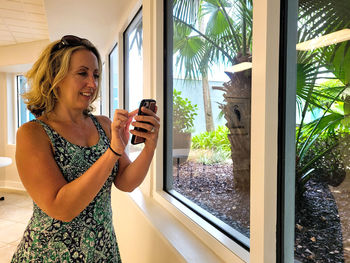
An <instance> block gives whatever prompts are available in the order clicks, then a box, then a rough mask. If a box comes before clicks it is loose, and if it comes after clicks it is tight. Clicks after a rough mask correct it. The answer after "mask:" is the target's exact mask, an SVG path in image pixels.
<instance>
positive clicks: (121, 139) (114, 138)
mask: <svg viewBox="0 0 350 263" xmlns="http://www.w3.org/2000/svg"><path fill="white" fill-rule="evenodd" d="M136 114H137V110H134V111H132V112H128V111H127V110H123V109H116V110H115V112H114V117H113V122H112V123H111V147H112V149H113V150H114V151H116V152H117V153H119V154H123V153H124V149H125V147H126V145H127V144H128V141H129V137H130V133H129V127H130V123H131V121H132V119H133V117H134V116H135V115H136Z"/></svg>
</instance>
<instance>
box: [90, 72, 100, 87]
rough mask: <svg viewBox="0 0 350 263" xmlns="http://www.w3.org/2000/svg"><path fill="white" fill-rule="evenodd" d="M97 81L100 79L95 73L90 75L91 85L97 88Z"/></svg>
mask: <svg viewBox="0 0 350 263" xmlns="http://www.w3.org/2000/svg"><path fill="white" fill-rule="evenodd" d="M97 83H98V80H97V79H96V78H95V75H94V74H92V75H90V76H89V78H88V85H89V87H91V88H94V89H96V88H97Z"/></svg>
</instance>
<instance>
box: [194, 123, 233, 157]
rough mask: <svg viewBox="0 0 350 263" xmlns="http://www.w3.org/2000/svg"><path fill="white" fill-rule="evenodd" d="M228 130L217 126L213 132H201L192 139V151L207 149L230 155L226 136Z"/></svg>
mask: <svg viewBox="0 0 350 263" xmlns="http://www.w3.org/2000/svg"><path fill="white" fill-rule="evenodd" d="M228 133H229V129H228V128H227V127H226V126H218V127H217V128H216V129H215V130H214V131H211V132H202V133H200V134H198V135H196V136H193V138H192V146H191V147H192V148H193V149H207V150H210V149H212V150H214V151H223V152H228V153H230V154H231V146H230V141H229V140H228V137H227V134H228Z"/></svg>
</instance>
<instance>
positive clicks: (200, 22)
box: [173, 0, 252, 189]
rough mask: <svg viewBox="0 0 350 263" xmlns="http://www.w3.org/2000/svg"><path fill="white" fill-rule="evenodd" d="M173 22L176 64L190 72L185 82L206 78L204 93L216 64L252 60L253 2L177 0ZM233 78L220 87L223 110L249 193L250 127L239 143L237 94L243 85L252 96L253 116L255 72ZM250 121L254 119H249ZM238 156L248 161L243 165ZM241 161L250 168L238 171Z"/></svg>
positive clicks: (240, 174) (239, 178)
mask: <svg viewBox="0 0 350 263" xmlns="http://www.w3.org/2000/svg"><path fill="white" fill-rule="evenodd" d="M173 18H174V54H175V56H176V65H177V66H178V67H179V69H180V70H181V71H183V72H185V78H199V76H202V80H203V82H204V83H203V89H205V90H204V92H203V94H209V91H208V85H207V84H205V82H207V75H208V69H209V68H210V66H211V65H212V64H214V63H224V64H226V65H227V66H229V65H235V64H239V63H242V62H251V43H252V0H173ZM230 77H231V81H230V83H229V84H227V85H225V86H224V87H223V88H221V89H222V90H223V91H224V100H225V101H226V103H224V104H223V105H221V109H222V111H223V114H224V117H225V119H226V120H227V126H228V128H229V130H230V134H229V135H228V137H229V140H230V143H231V149H234V150H231V156H232V159H233V162H234V166H235V167H236V171H237V172H235V179H236V181H237V183H238V184H237V185H241V186H244V187H246V188H248V189H249V150H250V139H249V138H250V130H249V127H250V125H249V124H248V128H247V129H246V132H247V134H245V137H244V138H245V139H243V137H241V138H239V139H237V136H236V135H234V134H237V130H236V127H234V125H233V123H235V121H234V120H236V119H237V109H236V111H233V110H232V109H233V108H234V106H237V105H235V103H234V102H232V98H234V97H236V93H237V90H241V89H242V87H244V88H243V89H245V90H246V92H247V94H248V97H249V99H248V100H249V101H248V104H249V105H248V108H249V112H248V114H249V115H250V90H251V74H250V70H248V71H247V72H244V73H238V74H234V75H231V76H230ZM204 100H205V101H206V100H208V103H205V105H210V98H209V96H208V98H205V99H204ZM207 111H209V109H206V116H208V115H210V114H208V113H207ZM245 117H247V118H248V119H250V118H249V116H245ZM207 122H208V121H207ZM207 127H208V126H207ZM237 149H239V150H237ZM237 157H238V158H239V159H240V160H241V159H242V158H245V159H248V160H245V161H244V162H238V161H237ZM242 163H245V164H246V165H245V166H247V164H248V166H247V167H245V168H244V169H239V167H238V166H239V165H240V164H242ZM243 170H244V172H243ZM238 171H240V172H238Z"/></svg>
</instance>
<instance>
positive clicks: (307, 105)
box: [173, 0, 350, 193]
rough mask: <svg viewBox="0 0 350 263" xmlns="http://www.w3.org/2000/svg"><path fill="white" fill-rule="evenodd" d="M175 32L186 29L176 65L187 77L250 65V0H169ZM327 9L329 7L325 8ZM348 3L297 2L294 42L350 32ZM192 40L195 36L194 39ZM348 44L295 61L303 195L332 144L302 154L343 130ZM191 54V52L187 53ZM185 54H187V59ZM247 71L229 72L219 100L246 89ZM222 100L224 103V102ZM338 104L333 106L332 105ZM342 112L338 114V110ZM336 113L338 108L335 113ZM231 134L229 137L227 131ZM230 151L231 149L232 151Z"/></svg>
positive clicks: (349, 73) (349, 74)
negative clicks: (200, 23)
mask: <svg viewBox="0 0 350 263" xmlns="http://www.w3.org/2000/svg"><path fill="white" fill-rule="evenodd" d="M173 3H174V24H175V27H174V30H175V31H176V32H182V31H186V32H187V34H186V35H185V34H183V35H182V36H187V38H185V39H188V40H191V41H192V43H189V45H188V46H187V48H189V47H196V49H194V48H193V49H189V50H187V51H186V52H183V53H181V49H182V48H183V47H181V46H176V45H175V46H174V50H176V51H177V52H179V56H178V61H177V65H179V66H180V68H181V70H182V69H185V72H186V76H194V75H195V74H198V72H201V70H203V68H204V69H205V68H206V67H205V66H206V65H208V64H209V65H210V64H211V63H217V62H224V63H226V64H227V65H235V64H238V63H241V62H247V61H248V62H249V61H251V44H252V1H251V0H231V1H228V0H174V1H173ZM330 6H331V7H332V8H328V7H330ZM349 13H350V1H337V0H318V1H313V0H299V18H298V22H299V24H298V42H304V41H306V40H310V39H314V38H316V37H319V36H321V35H325V34H328V33H332V32H335V31H337V30H341V29H344V28H350V19H349V18H348V17H349V16H348V14H349ZM204 14H205V15H207V16H208V17H210V18H209V19H208V23H207V24H206V26H205V28H204V29H203V30H198V29H197V28H196V27H195V26H194V24H195V22H196V21H197V20H198V19H199V17H200V16H203V15H204ZM195 37H197V38H195ZM190 44H191V45H190ZM349 47H350V43H349V41H347V42H343V43H339V44H337V45H332V46H328V47H324V48H319V49H316V50H312V51H300V52H298V57H297V107H298V111H299V115H300V117H301V120H300V123H299V124H298V127H297V130H296V187H297V189H296V190H297V193H302V189H304V185H305V183H306V182H307V181H308V180H309V179H310V178H311V173H312V171H313V170H312V168H313V165H314V164H315V163H316V162H317V160H320V159H321V158H322V156H325V155H326V154H327V153H329V152H330V151H331V150H332V149H333V148H334V147H336V145H328V147H326V149H323V151H321V152H319V153H318V154H317V155H316V156H314V158H312V159H311V160H309V161H308V162H305V160H306V159H304V158H305V156H307V153H308V151H309V150H310V149H312V148H313V145H314V143H315V142H316V141H317V140H318V139H319V138H320V136H321V135H322V136H327V134H328V135H330V134H332V133H334V132H336V131H338V130H346V128H347V127H349V126H347V124H349V123H350V119H349V116H350V115H349V113H350V106H349V105H350V95H348V94H347V93H346V92H347V91H346V89H347V87H348V86H349V81H350V52H349ZM190 51H191V52H190ZM189 54H190V55H189ZM249 73H250V72H249V71H248V73H246V74H237V73H235V74H233V78H232V79H231V83H230V84H231V85H227V86H225V88H224V89H223V91H224V92H225V95H224V97H225V98H228V97H230V94H232V90H234V89H236V88H237V87H240V86H242V85H243V86H244V85H245V86H246V87H249V88H250V75H249ZM327 78H328V79H338V80H339V81H340V82H339V83H338V84H339V85H335V86H334V85H333V86H329V85H328V86H327V85H326V86H325V85H323V86H321V85H320V84H319V83H320V80H322V79H327ZM226 102H227V100H226ZM336 105H337V107H335V106H336ZM340 108H343V110H339V109H340ZM222 109H223V111H224V115H225V118H226V119H227V120H229V119H230V118H231V116H230V111H231V110H232V109H231V108H230V107H228V105H227V104H226V105H224V107H223V108H222ZM337 109H338V110H337ZM310 111H311V112H312V111H320V112H321V116H318V118H317V119H316V120H314V121H313V122H311V123H307V121H306V118H305V117H306V116H307V113H308V112H310ZM227 116H229V117H227ZM230 133H232V132H231V131H230ZM231 149H232V148H231Z"/></svg>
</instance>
